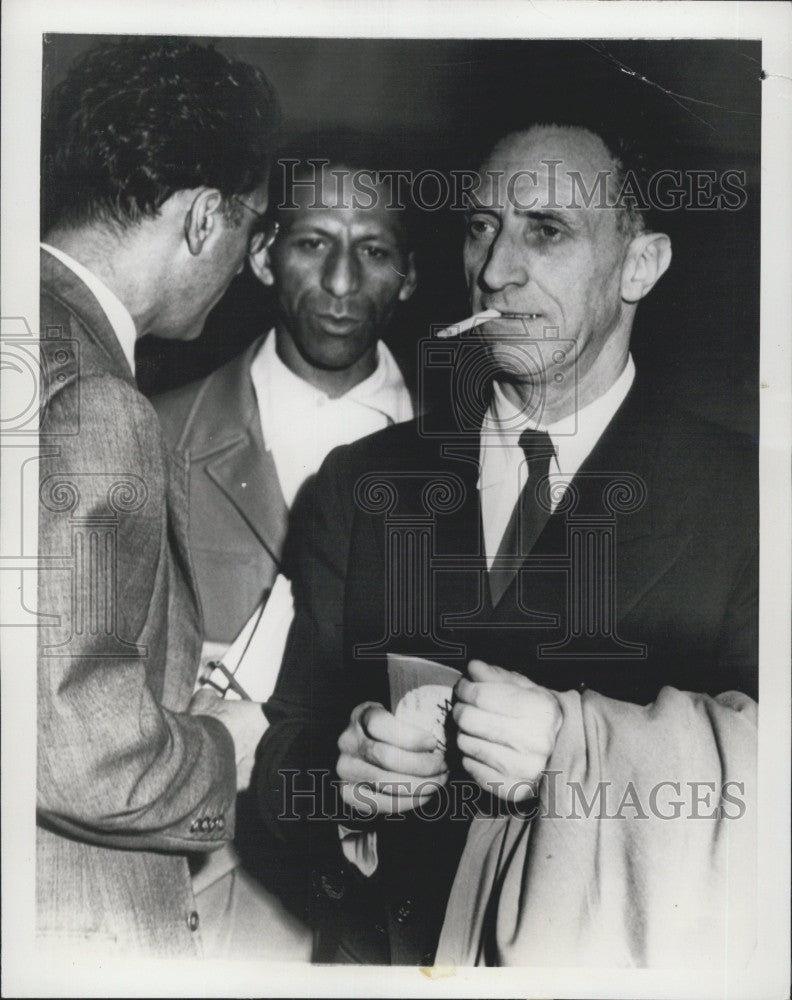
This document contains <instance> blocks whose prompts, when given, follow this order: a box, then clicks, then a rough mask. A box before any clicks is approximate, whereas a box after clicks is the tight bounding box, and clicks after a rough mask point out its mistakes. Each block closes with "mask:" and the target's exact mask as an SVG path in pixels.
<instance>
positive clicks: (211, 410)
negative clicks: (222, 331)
mask: <svg viewBox="0 0 792 1000" xmlns="http://www.w3.org/2000/svg"><path fill="white" fill-rule="evenodd" d="M259 343H260V340H259V341H256V342H255V343H254V344H252V345H251V346H250V347H249V348H248V349H247V350H246V351H244V352H243V353H242V354H239V355H237V356H236V357H235V358H232V359H231V360H230V361H228V362H226V364H224V365H221V367H220V368H218V369H216V371H213V372H212V373H211V374H210V375H207V376H206V377H205V378H202V379H198V380H197V381H195V382H190V383H188V384H187V385H184V386H180V387H179V388H178V389H171V390H169V391H168V392H163V393H160V394H158V395H156V396H153V397H152V399H151V404H152V406H153V407H154V409H155V410H156V411H157V416H158V417H159V419H160V423H161V424H162V432H163V434H164V436H165V440H166V442H167V443H168V446H169V447H170V448H171V449H179V450H181V449H193V448H196V447H197V448H198V450H199V451H200V450H201V449H202V448H204V447H206V446H209V445H213V444H216V443H217V441H218V432H219V431H221V430H222V429H227V430H232V431H233V430H237V429H239V428H240V427H243V426H247V425H248V424H249V423H250V421H251V420H253V419H254V417H255V415H256V412H257V409H256V401H255V394H254V391H253V386H252V383H251V381H250V363H251V361H252V359H253V357H254V355H255V351H256V350H257V348H258V345H259Z"/></svg>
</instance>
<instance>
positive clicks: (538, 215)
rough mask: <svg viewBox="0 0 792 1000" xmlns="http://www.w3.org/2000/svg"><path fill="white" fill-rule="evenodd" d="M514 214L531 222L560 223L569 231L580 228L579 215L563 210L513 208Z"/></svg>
mask: <svg viewBox="0 0 792 1000" xmlns="http://www.w3.org/2000/svg"><path fill="white" fill-rule="evenodd" d="M514 214H515V215H517V216H519V217H520V218H523V219H530V220H531V221H532V222H560V223H561V224H562V225H564V226H567V227H568V228H569V229H580V228H581V221H580V215H579V214H578V215H575V213H574V212H567V211H564V209H542V210H537V209H533V208H525V209H523V208H515V209H514Z"/></svg>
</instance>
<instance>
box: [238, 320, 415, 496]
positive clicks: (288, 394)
mask: <svg viewBox="0 0 792 1000" xmlns="http://www.w3.org/2000/svg"><path fill="white" fill-rule="evenodd" d="M250 377H251V379H252V381H253V388H254V390H255V393H256V400H257V402H258V409H259V416H260V419H261V431H262V434H263V435H264V444H265V447H266V448H267V450H268V451H270V452H272V458H273V461H274V462H275V468H276V470H277V473H278V480H279V481H280V487H281V490H282V492H283V497H284V499H285V501H286V505H287V507H291V505H292V503H293V502H294V498H295V496H296V495H297V492H298V490H299V489H300V487H301V486H302V484H303V483H304V482H305V480H306V479H307V478H308V476H311V475H313V474H314V473H315V472H316V471H317V470H318V469H319V466H320V465H321V464H322V462H323V461H324V459H325V458H326V457H327V454H328V453H329V452H330V451H332V449H333V448H335V447H336V446H337V445H341V444H350V443H351V442H352V441H357V440H358V438H362V437H365V436H366V435H367V434H373V433H374V431H379V430H382V429H383V428H384V427H388V426H389V425H390V424H397V423H401V422H402V421H405V420H411V419H412V417H413V406H412V400H411V399H410V394H409V392H408V391H407V387H406V385H405V384H404V378H403V377H402V373H401V371H399V366H398V365H397V364H396V362H395V360H394V358H393V355H392V354H391V352H390V351H389V350H388V348H387V347H386V346H385V344H383V343H382V341H378V343H377V362H376V368H375V369H374V371H373V372H372V373H371V375H369V377H368V378H366V379H364V380H363V381H362V382H359V383H358V384H357V385H356V386H353V387H352V388H351V389H350V390H349V391H348V392H346V393H344V395H343V396H339V397H338V398H337V399H331V398H330V397H329V396H328V395H327V393H325V392H323V391H322V390H321V389H317V388H316V387H315V386H312V385H310V384H309V383H308V382H306V381H305V380H304V379H302V378H300V377H299V376H298V375H295V374H294V372H293V371H291V369H289V368H287V367H286V365H285V364H284V363H283V362H282V361H281V359H280V358H279V357H278V352H277V350H276V349H275V332H274V330H272V331H270V333H269V334H268V335H267V337H266V339H265V341H264V343H263V344H262V345H261V348H260V349H259V351H258V353H257V354H256V357H255V358H254V359H253V364H252V365H251V366H250Z"/></svg>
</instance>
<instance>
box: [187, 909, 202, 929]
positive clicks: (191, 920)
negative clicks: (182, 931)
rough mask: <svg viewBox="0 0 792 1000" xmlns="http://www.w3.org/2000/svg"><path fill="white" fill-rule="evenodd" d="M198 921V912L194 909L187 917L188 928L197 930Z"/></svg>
mask: <svg viewBox="0 0 792 1000" xmlns="http://www.w3.org/2000/svg"><path fill="white" fill-rule="evenodd" d="M199 923H200V919H199V917H198V912H197V911H196V910H193V911H192V913H191V914H190V915H189V916H188V917H187V926H188V927H189V928H190V930H191V931H197V930H198V924H199Z"/></svg>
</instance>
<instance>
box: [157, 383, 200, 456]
mask: <svg viewBox="0 0 792 1000" xmlns="http://www.w3.org/2000/svg"><path fill="white" fill-rule="evenodd" d="M211 378H212V375H208V376H207V377H206V378H202V379H198V381H196V382H190V383H189V384H188V385H183V386H180V387H179V388H178V389H171V390H169V391H168V392H162V393H159V394H158V395H156V396H152V397H151V400H150V402H151V405H152V406H153V407H154V410H155V411H156V414H157V416H158V417H159V420H160V425H161V426H162V434H163V437H164V438H165V440H166V442H167V443H168V446H169V447H170V448H176V447H178V446H179V445H180V444H181V443H182V439H183V437H184V435H185V431H186V430H187V428H188V427H189V424H190V422H191V419H192V417H193V414H194V413H195V411H196V410H197V409H199V407H200V401H201V398H202V396H203V394H204V393H205V392H206V390H207V388H208V386H209V383H210V380H211Z"/></svg>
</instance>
